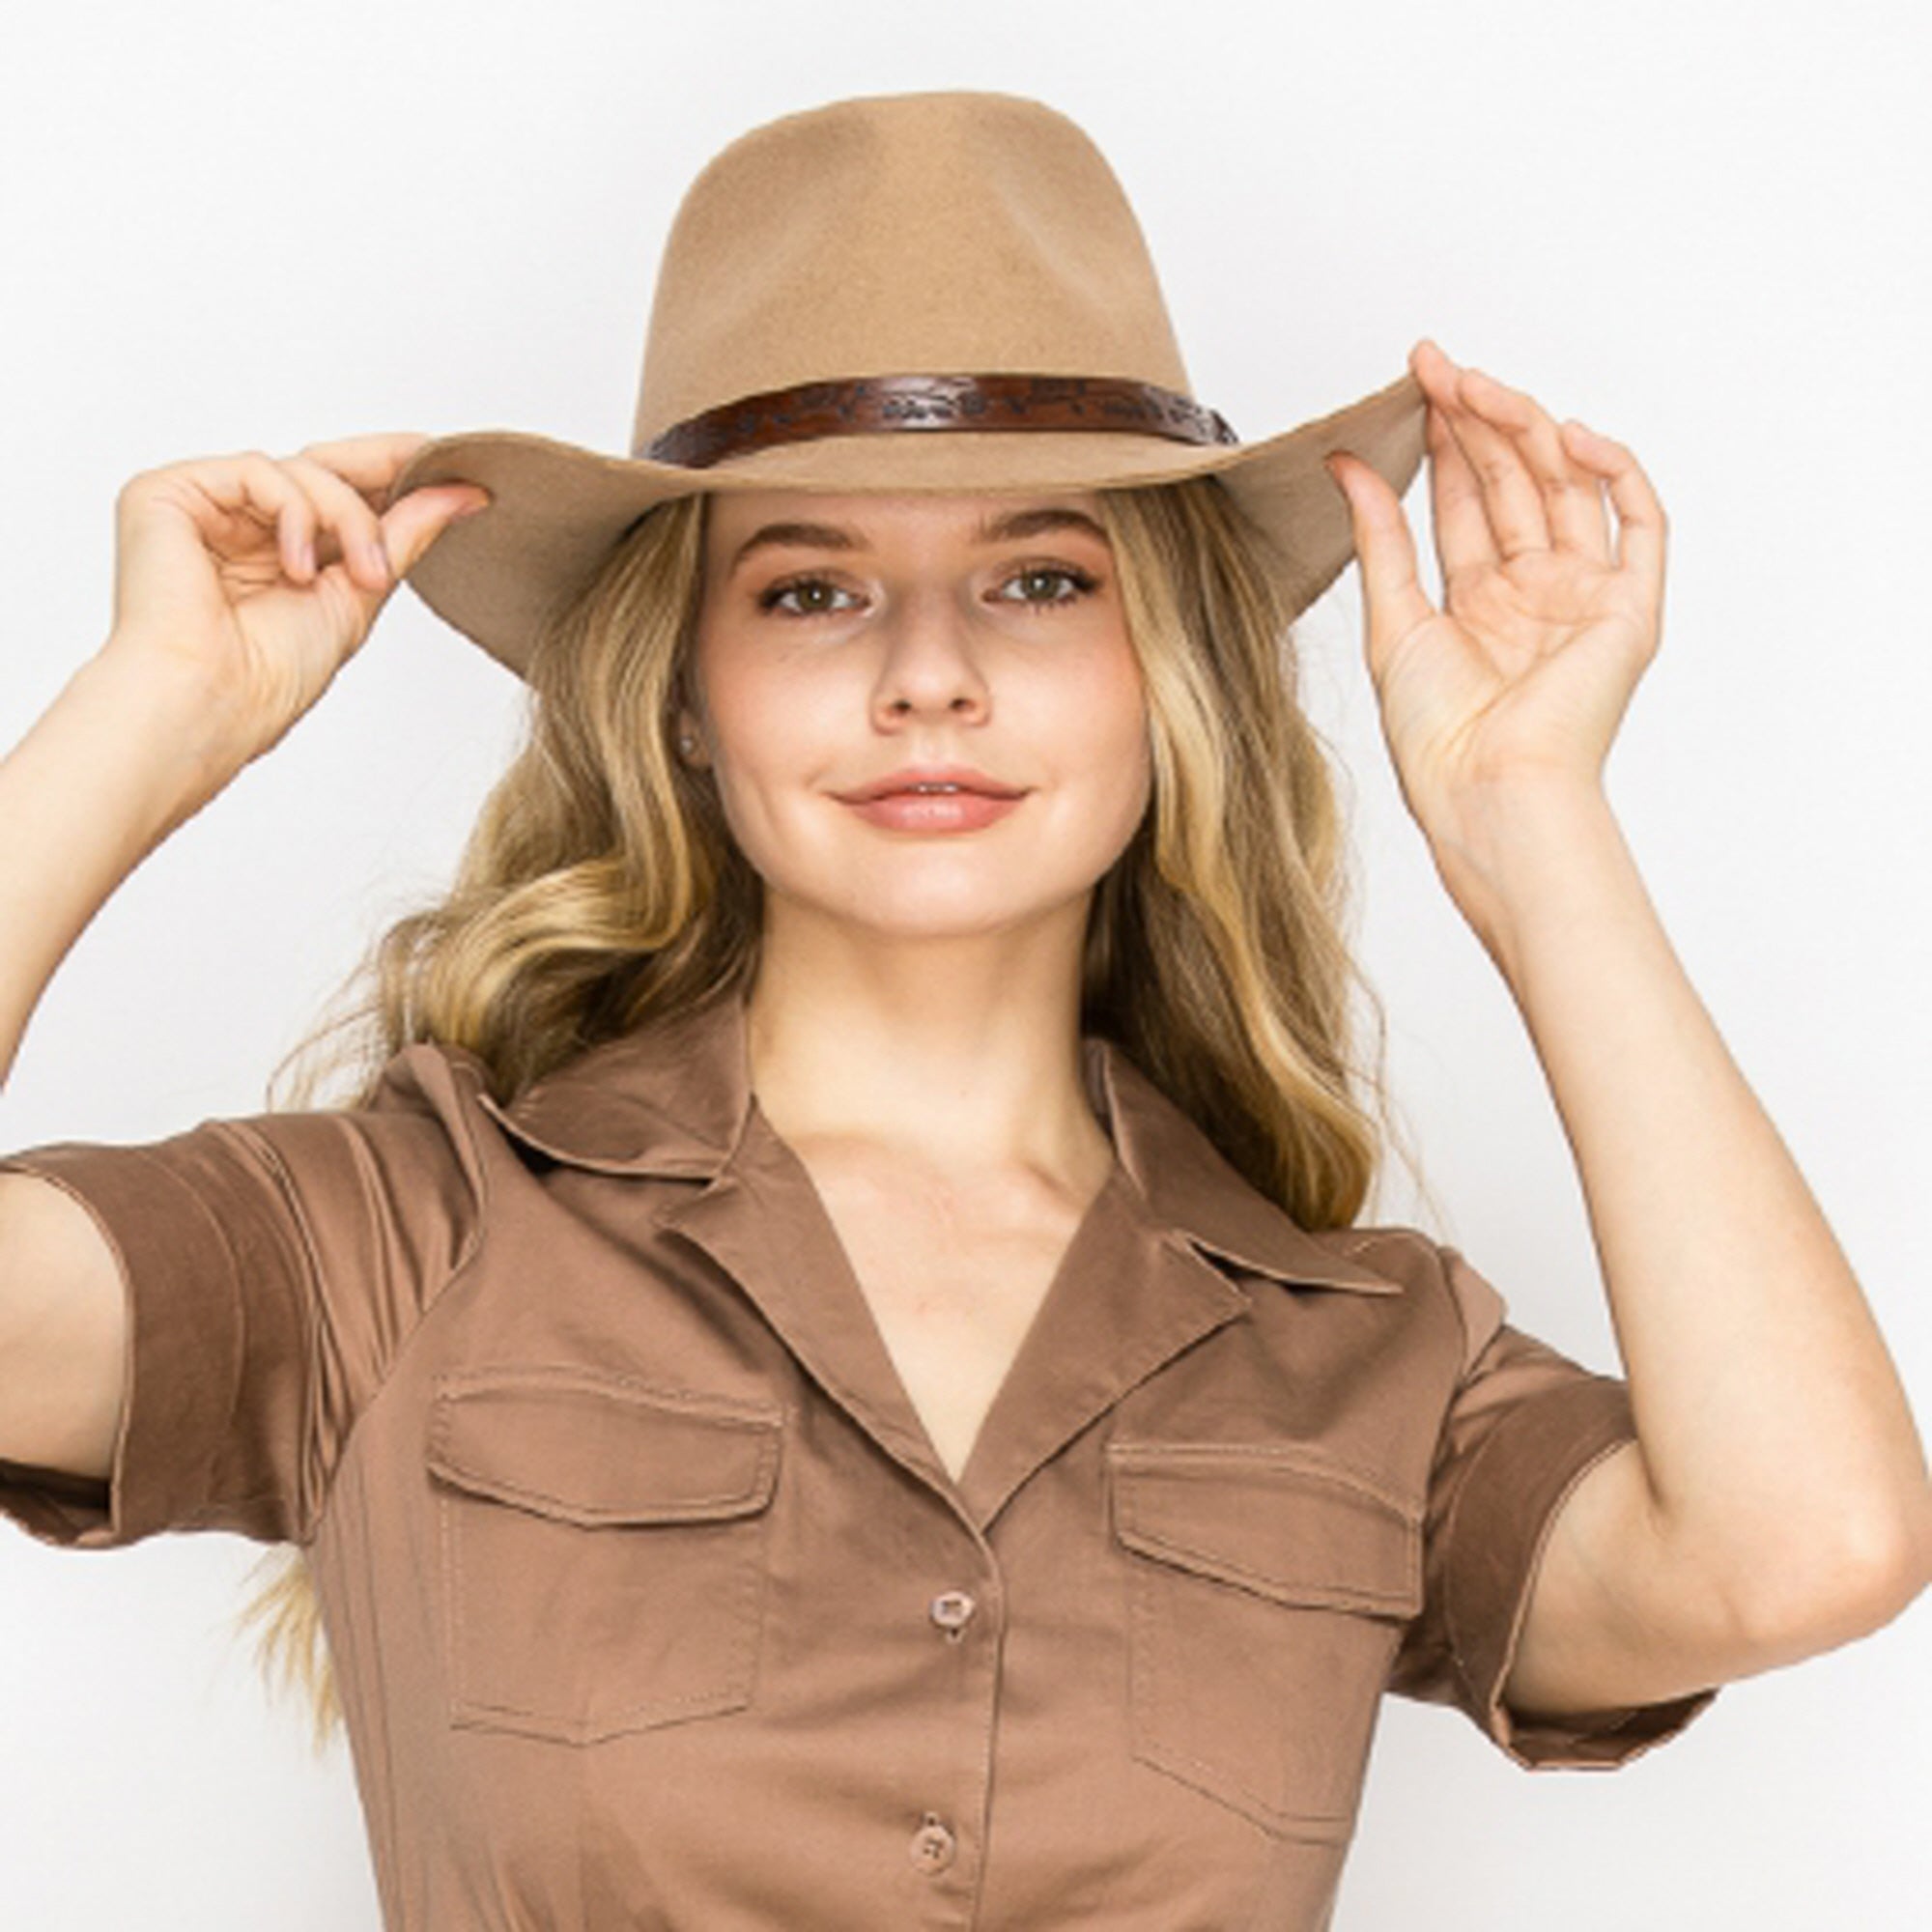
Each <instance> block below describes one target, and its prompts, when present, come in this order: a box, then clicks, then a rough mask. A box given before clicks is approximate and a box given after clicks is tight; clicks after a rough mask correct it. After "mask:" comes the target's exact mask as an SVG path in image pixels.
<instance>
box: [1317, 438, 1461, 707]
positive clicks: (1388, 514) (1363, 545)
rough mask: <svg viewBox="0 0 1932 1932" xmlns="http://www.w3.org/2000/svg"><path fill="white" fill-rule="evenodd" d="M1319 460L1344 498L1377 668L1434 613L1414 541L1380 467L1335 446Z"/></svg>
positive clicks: (1371, 653)
mask: <svg viewBox="0 0 1932 1932" xmlns="http://www.w3.org/2000/svg"><path fill="white" fill-rule="evenodd" d="M1321 460H1322V464H1323V466H1324V467H1325V468H1326V469H1327V471H1328V473H1329V475H1330V476H1332V477H1333V478H1334V479H1335V482H1336V486H1337V487H1338V488H1339V489H1340V490H1341V492H1342V495H1343V496H1344V497H1346V498H1347V499H1348V504H1349V520H1350V524H1351V525H1352V526H1354V532H1355V555H1356V558H1357V560H1358V561H1359V562H1360V564H1361V570H1362V600H1363V605H1364V617H1365V621H1366V627H1367V630H1368V646H1369V659H1370V665H1371V668H1374V669H1376V670H1377V671H1379V669H1380V666H1381V661H1382V659H1383V658H1384V657H1385V656H1386V654H1387V651H1388V649H1389V646H1390V645H1391V644H1392V643H1393V642H1394V641H1395V639H1398V638H1401V637H1404V636H1406V634H1407V633H1408V632H1409V631H1410V630H1412V629H1413V628H1414V627H1415V626H1416V625H1417V624H1419V623H1421V622H1422V620H1423V619H1424V618H1426V617H1428V616H1431V615H1433V614H1434V612H1435V606H1434V605H1433V604H1431V603H1430V601H1429V599H1428V598H1427V597H1426V596H1424V594H1423V590H1422V585H1421V583H1420V582H1418V580H1417V578H1416V574H1415V539H1414V537H1413V536H1412V535H1411V534H1410V533H1409V527H1408V519H1407V517H1406V516H1405V515H1404V514H1403V508H1402V499H1401V497H1398V496H1397V495H1396V494H1395V492H1394V491H1393V490H1392V489H1390V488H1389V486H1388V484H1387V483H1386V482H1385V481H1384V480H1383V478H1382V475H1381V473H1380V471H1378V470H1377V469H1373V468H1372V467H1371V466H1370V465H1368V464H1366V463H1364V462H1363V461H1362V459H1361V458H1360V457H1358V456H1352V455H1350V454H1348V453H1347V452H1346V451H1343V450H1335V451H1333V452H1331V453H1330V454H1329V455H1327V456H1325V457H1323V458H1322V459H1321Z"/></svg>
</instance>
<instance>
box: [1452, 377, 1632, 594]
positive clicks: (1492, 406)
mask: <svg viewBox="0 0 1932 1932" xmlns="http://www.w3.org/2000/svg"><path fill="white" fill-rule="evenodd" d="M1463 394H1464V395H1465V396H1466V397H1467V398H1468V400H1469V402H1470V403H1471V405H1472V406H1473V407H1474V409H1475V411H1476V412H1477V413H1478V414H1479V415H1480V416H1481V417H1482V418H1483V419H1484V420H1485V421H1487V422H1489V423H1492V424H1493V425H1494V426H1495V427H1496V428H1498V429H1499V430H1501V431H1502V432H1503V433H1504V434H1505V435H1506V436H1509V437H1511V438H1512V439H1514V440H1515V443H1516V447H1517V451H1518V453H1519V454H1520V457H1521V458H1522V461H1523V465H1524V467H1525V468H1526V469H1528V471H1529V474H1530V477H1531V479H1532V480H1533V481H1534V483H1535V485H1536V487H1537V488H1538V489H1539V490H1540V491H1541V492H1542V493H1543V513H1544V516H1545V518H1546V519H1547V520H1548V526H1549V534H1550V537H1551V539H1552V545H1553V548H1555V549H1558V550H1574V551H1578V552H1580V553H1582V554H1584V555H1585V556H1588V557H1590V558H1592V559H1593V560H1594V561H1596V562H1598V563H1603V564H1607V563H1608V562H1609V560H1610V522H1609V517H1608V515H1607V514H1606V513H1605V508H1604V492H1603V485H1602V483H1601V482H1600V480H1599V479H1598V478H1597V477H1596V476H1594V475H1592V474H1591V473H1590V472H1589V471H1587V470H1584V469H1579V468H1578V467H1577V465H1576V464H1574V463H1572V462H1571V461H1570V457H1569V454H1568V452H1567V451H1566V450H1565V449H1564V447H1563V440H1562V438H1561V437H1560V436H1559V435H1558V434H1557V431H1556V424H1555V423H1554V422H1553V421H1552V420H1551V418H1550V416H1549V414H1548V412H1547V411H1546V410H1544V409H1543V408H1541V407H1540V406H1539V405H1538V404H1537V403H1536V402H1535V400H1534V399H1533V398H1531V397H1529V396H1526V395H1524V394H1523V392H1522V391H1521V390H1520V389H1512V388H1510V387H1509V386H1508V385H1507V384H1502V383H1498V382H1497V381H1496V380H1495V378H1494V377H1493V376H1490V375H1486V374H1485V373H1484V372H1483V371H1482V370H1480V369H1464V370H1463Z"/></svg>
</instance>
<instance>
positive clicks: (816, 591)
mask: <svg viewBox="0 0 1932 1932" xmlns="http://www.w3.org/2000/svg"><path fill="white" fill-rule="evenodd" d="M849 595H850V592H848V591H844V590H841V589H840V588H839V586H838V584H836V583H834V582H832V580H831V579H830V578H829V577H790V578H787V579H786V580H785V581H784V582H782V583H774V584H773V585H772V586H771V588H770V589H768V590H766V591H764V592H762V593H761V594H760V596H759V598H758V609H759V610H760V611H783V612H784V614H785V615H786V616H787V617H819V616H823V615H824V614H825V613H826V612H828V611H833V610H836V609H838V608H839V607H838V606H836V605H834V604H833V603H832V602H831V599H833V598H834V597H841V596H849ZM787 599H797V600H798V601H797V602H795V603H792V602H787V601H786V600H787Z"/></svg>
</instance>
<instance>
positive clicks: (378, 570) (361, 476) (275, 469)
mask: <svg viewBox="0 0 1932 1932" xmlns="http://www.w3.org/2000/svg"><path fill="white" fill-rule="evenodd" d="M428 440H429V439H428V438H427V437H424V436H420V435H417V434H414V433H406V432H398V433H396V434H393V435H379V436H361V437H348V438H345V439H343V440H341V441H338V442H312V443H309V444H307V445H306V446H305V447H304V448H302V449H301V450H299V451H298V452H297V454H295V455H294V456H286V457H282V458H279V459H276V458H271V457H270V456H267V455H265V454H264V453H263V452H261V451H260V450H246V451H243V452H241V453H239V454H236V455H233V456H210V457H200V458H196V459H192V460H190V461H187V462H183V463H170V464H165V465H163V466H161V467H160V468H158V469H145V470H142V471H141V472H140V473H139V474H137V475H135V476H132V477H130V478H129V479H128V481H127V483H125V484H124V485H123V486H122V489H121V494H120V496H119V497H117V498H116V499H115V572H114V622H113V628H112V631H111V632H110V634H109V636H108V639H107V641H106V643H105V644H103V645H102V646H101V649H100V651H99V657H100V658H101V659H103V660H113V659H117V658H120V659H125V658H126V657H127V656H128V654H134V655H137V656H139V655H145V656H147V657H149V658H154V657H156V656H158V657H159V658H161V659H164V660H166V661H168V662H169V663H170V664H171V665H173V666H175V667H177V668H185V669H186V670H187V671H188V672H189V674H190V675H191V676H193V677H194V678H195V679H196V680H198V682H199V683H200V685H201V686H202V687H203V688H205V689H206V691H207V694H208V702H209V706H210V711H209V715H208V720H207V723H208V725H209V733H210V742H212V743H213V745H214V746H215V747H216V748H217V752H216V755H218V757H219V758H220V760H221V761H222V762H223V763H225V764H232V766H233V769H234V770H236V771H239V770H240V769H241V766H242V765H244V764H246V763H247V762H248V761H249V760H250V759H251V758H255V757H259V756H260V755H261V754H262V753H264V752H266V751H268V750H269V749H270V747H271V746H272V745H274V744H276V743H277V742H279V740H280V739H281V737H282V736H283V734H284V733H285V732H286V731H287V730H288V729H289V727H290V726H291V725H293V724H294V723H295V722H296V720H297V719H298V718H299V717H300V716H301V715H302V713H303V712H305V711H306V710H307V709H308V708H309V707H310V706H311V705H312V704H314V703H315V701H316V700H317V699H318V698H319V697H320V696H322V694H323V693H324V692H325V691H326V690H327V688H328V685H329V682H330V680H331V679H332V678H333V677H334V675H335V673H336V672H337V671H338V670H340V669H341V668H342V667H343V665H345V664H346V663H347V662H348V661H349V659H350V658H351V657H353V656H354V655H355V651H356V650H357V649H358V648H359V646H360V645H361V642H362V640H363V639H364V638H366V637H367V636H368V634H369V628H370V626H371V625H372V624H373V623H374V622H375V619H376V613H377V612H378V611H380V610H381V609H382V608H383V605H384V603H385V602H386V601H387V598H388V595H389V593H390V591H391V590H393V589H394V588H395V585H396V583H397V582H400V580H401V577H402V575H403V574H404V573H405V572H407V571H408V570H409V569H410V568H411V567H412V565H413V564H414V563H415V561H416V559H417V558H418V557H419V556H420V555H421V554H423V552H424V551H426V550H427V549H428V548H429V547H430V545H431V544H432V543H433V542H434V541H435V540H436V539H437V537H439V536H440V534H441V533H442V531H443V529H444V528H445V527H446V526H448V525H449V524H450V523H451V522H453V521H454V520H455V518H456V517H457V516H459V515H462V514H466V513H467V512H468V511H469V509H471V508H474V509H481V508H483V507H484V506H485V505H486V504H487V503H488V502H489V500H490V497H489V493H488V492H487V491H485V490H483V489H481V488H480V487H479V486H477V485H475V484H471V483H437V484H428V485H425V486H423V487H422V488H420V489H416V490H412V491H411V492H410V493H409V494H408V495H407V496H406V497H402V498H400V499H399V500H398V501H396V502H394V503H391V502H390V501H389V499H388V491H389V485H390V483H391V482H392V481H393V480H394V478H395V477H396V475H397V474H398V473H399V472H400V470H401V469H402V468H403V466H404V464H405V463H407V462H408V461H409V459H410V458H411V457H412V455H413V454H414V453H415V451H416V450H417V449H418V448H420V447H421V446H422V444H423V443H425V442H426V441H428ZM201 749H202V751H203V753H204V754H206V753H208V750H209V746H208V744H204V746H203V747H202V748H201Z"/></svg>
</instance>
